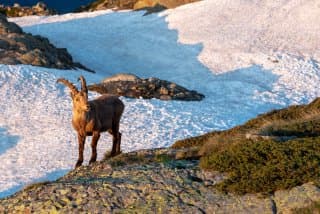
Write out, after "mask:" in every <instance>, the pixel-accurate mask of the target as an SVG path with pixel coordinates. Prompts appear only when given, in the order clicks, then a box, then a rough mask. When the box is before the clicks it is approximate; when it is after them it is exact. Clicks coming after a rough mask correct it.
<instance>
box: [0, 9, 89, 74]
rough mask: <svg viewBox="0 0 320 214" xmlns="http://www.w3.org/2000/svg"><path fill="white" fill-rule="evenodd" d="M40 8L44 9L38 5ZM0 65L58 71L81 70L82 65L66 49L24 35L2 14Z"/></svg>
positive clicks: (44, 40)
mask: <svg viewBox="0 0 320 214" xmlns="http://www.w3.org/2000/svg"><path fill="white" fill-rule="evenodd" d="M38 7H44V6H43V5H41V4H40V5H38ZM0 63H1V64H9V65H15V64H28V65H35V66H42V67H47V68H57V69H75V68H81V69H85V70H88V71H91V70H90V69H87V68H86V67H84V66H83V65H81V64H80V63H76V62H73V59H72V56H71V55H70V54H69V53H68V51H67V49H65V48H56V47H54V45H52V44H51V43H50V41H49V40H48V39H47V38H44V37H42V36H33V35H32V34H29V33H24V32H23V31H22V29H21V28H20V27H19V26H18V25H17V24H15V23H13V22H8V20H7V18H6V17H5V16H4V15H2V14H0Z"/></svg>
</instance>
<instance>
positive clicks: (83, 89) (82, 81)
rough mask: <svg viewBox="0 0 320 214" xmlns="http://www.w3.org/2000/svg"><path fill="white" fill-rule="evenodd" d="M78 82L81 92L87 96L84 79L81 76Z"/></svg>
mask: <svg viewBox="0 0 320 214" xmlns="http://www.w3.org/2000/svg"><path fill="white" fill-rule="evenodd" d="M78 81H81V92H84V93H86V94H88V88H87V83H86V80H85V78H84V77H83V76H82V75H81V76H80V77H79V79H78Z"/></svg>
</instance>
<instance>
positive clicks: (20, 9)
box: [0, 2, 57, 17]
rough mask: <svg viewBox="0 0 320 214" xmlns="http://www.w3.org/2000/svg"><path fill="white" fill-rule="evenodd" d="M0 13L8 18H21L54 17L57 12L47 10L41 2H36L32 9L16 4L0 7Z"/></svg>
mask: <svg viewBox="0 0 320 214" xmlns="http://www.w3.org/2000/svg"><path fill="white" fill-rule="evenodd" d="M0 11H2V12H3V13H4V14H5V15H6V16H8V17H21V16H31V15H38V16H50V15H55V14H57V12H56V11H55V10H52V9H48V8H47V5H46V4H45V3H43V2H38V3H37V4H36V5H34V6H32V7H26V6H21V5H20V4H18V3H15V4H13V6H4V5H0Z"/></svg>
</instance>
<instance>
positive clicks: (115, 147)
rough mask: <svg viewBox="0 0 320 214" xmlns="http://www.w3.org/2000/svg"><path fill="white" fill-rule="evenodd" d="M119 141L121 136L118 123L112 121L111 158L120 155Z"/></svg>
mask: <svg viewBox="0 0 320 214" xmlns="http://www.w3.org/2000/svg"><path fill="white" fill-rule="evenodd" d="M120 140H121V134H120V133H119V122H118V121H114V122H113V124H112V151H111V156H116V155H118V154H120Z"/></svg>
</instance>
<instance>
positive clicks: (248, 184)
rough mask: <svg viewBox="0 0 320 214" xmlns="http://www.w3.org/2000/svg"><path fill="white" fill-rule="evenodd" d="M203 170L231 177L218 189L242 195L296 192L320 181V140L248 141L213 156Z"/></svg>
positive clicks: (214, 153)
mask: <svg viewBox="0 0 320 214" xmlns="http://www.w3.org/2000/svg"><path fill="white" fill-rule="evenodd" d="M200 166H201V167H202V168H204V169H210V170H215V171H220V172H226V173H228V179H226V180H224V181H223V182H222V183H220V184H218V185H217V187H218V189H220V190H222V191H225V192H235V193H239V194H244V193H255V192H264V193H272V192H274V191H276V190H278V189H287V188H292V187H295V186H298V185H301V184H303V183H306V182H309V181H316V180H317V179H319V178H320V167H319V166H320V137H318V138H302V139H295V140H289V141H286V142H275V141H272V140H261V141H257V142H253V141H252V140H247V141H244V142H241V143H239V144H234V145H231V146H228V147H226V148H225V149H224V150H223V151H221V152H217V153H216V152H212V153H211V154H210V155H207V156H205V157H203V158H202V159H201V162H200Z"/></svg>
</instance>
